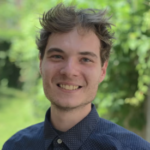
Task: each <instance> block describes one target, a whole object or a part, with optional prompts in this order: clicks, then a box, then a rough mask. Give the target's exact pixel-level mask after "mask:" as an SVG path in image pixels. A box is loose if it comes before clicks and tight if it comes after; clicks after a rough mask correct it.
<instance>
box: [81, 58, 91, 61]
mask: <svg viewBox="0 0 150 150" xmlns="http://www.w3.org/2000/svg"><path fill="white" fill-rule="evenodd" d="M82 62H91V60H90V59H89V58H82Z"/></svg>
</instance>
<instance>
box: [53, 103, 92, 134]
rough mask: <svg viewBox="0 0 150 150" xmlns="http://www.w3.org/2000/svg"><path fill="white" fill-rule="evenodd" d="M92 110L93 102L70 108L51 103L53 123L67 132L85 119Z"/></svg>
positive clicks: (60, 129)
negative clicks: (64, 108)
mask: <svg viewBox="0 0 150 150" xmlns="http://www.w3.org/2000/svg"><path fill="white" fill-rule="evenodd" d="M90 111H91V103H89V104H87V105H85V106H82V107H78V108H74V109H69V110H63V109H60V108H58V107H56V106H55V105H53V104H52V105H51V123H52V125H53V127H54V128H55V129H57V130H59V131H62V132H66V131H68V130H69V129H71V128H72V127H73V126H75V125H76V124H77V123H79V122H80V121H81V120H83V119H84V118H85V117H86V116H87V115H88V114H89V113H90Z"/></svg>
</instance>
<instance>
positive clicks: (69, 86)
mask: <svg viewBox="0 0 150 150" xmlns="http://www.w3.org/2000/svg"><path fill="white" fill-rule="evenodd" d="M60 87H61V88H63V89H66V90H76V89H78V88H79V86H75V85H64V84H60Z"/></svg>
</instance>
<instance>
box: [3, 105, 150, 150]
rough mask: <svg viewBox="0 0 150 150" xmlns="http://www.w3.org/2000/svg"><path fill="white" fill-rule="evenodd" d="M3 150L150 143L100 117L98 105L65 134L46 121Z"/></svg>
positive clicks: (137, 147) (133, 149) (100, 149)
mask: <svg viewBox="0 0 150 150" xmlns="http://www.w3.org/2000/svg"><path fill="white" fill-rule="evenodd" d="M2 150H150V143H148V142H146V141H145V140H143V139H142V138H141V137H139V136H137V135H136V134H134V133H132V132H130V131H128V130H126V129H124V128H122V127H120V126H118V125H116V124H114V123H112V122H110V121H107V120H105V119H102V118H99V116H98V113H97V112H96V109H95V107H94V105H92V110H91V112H90V113H89V114H88V116H86V117H85V118H84V119H83V120H82V121H81V122H79V123H78V124H77V125H75V126H74V127H73V128H71V129H70V130H68V131H67V132H64V133H58V132H57V131H56V130H55V129H54V128H53V126H52V124H51V122H50V109H49V110H48V111H47V113H46V117H45V121H44V122H42V123H39V124H36V125H33V126H30V127H28V128H26V129H23V130H21V131H19V132H17V133H16V134H15V135H13V136H12V137H11V138H10V139H9V140H8V141H7V142H6V143H5V144H4V146H3V149H2Z"/></svg>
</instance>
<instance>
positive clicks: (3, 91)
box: [0, 87, 44, 149]
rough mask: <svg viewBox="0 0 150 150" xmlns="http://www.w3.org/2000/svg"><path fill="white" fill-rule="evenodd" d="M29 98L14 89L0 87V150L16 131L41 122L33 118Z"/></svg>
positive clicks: (40, 119)
mask: <svg viewBox="0 0 150 150" xmlns="http://www.w3.org/2000/svg"><path fill="white" fill-rule="evenodd" d="M32 107H33V106H32V103H31V98H30V97H29V96H28V95H27V93H24V92H22V91H19V90H16V89H14V88H7V87H5V88H4V87H0V133H1V136H0V149H2V145H3V144H4V142H5V141H6V140H7V139H8V138H10V137H11V136H12V135H13V134H15V133H16V132H17V131H19V130H21V129H23V128H26V127H27V126H30V125H33V124H35V123H37V122H41V121H43V118H44V114H43V116H42V117H41V118H40V117H38V118H37V117H35V115H34V111H33V109H32Z"/></svg>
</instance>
